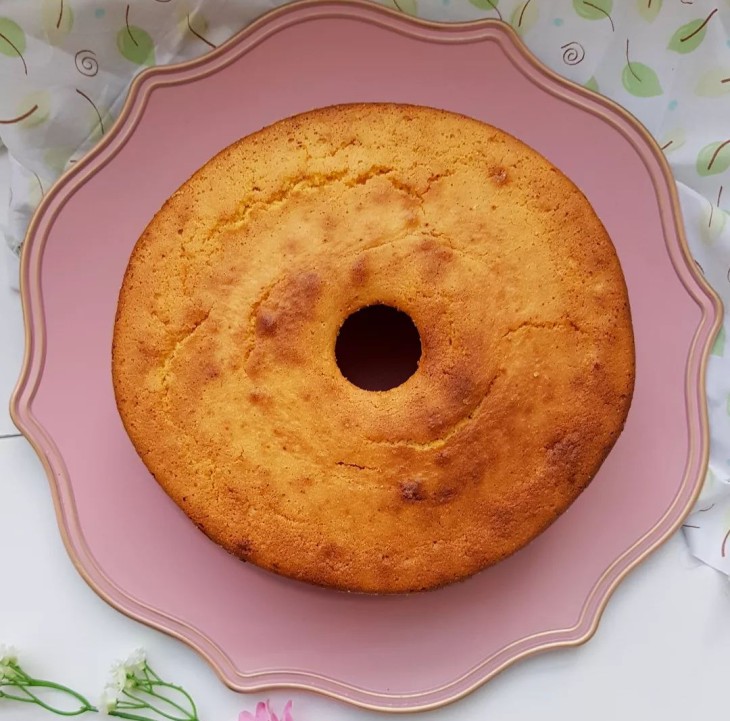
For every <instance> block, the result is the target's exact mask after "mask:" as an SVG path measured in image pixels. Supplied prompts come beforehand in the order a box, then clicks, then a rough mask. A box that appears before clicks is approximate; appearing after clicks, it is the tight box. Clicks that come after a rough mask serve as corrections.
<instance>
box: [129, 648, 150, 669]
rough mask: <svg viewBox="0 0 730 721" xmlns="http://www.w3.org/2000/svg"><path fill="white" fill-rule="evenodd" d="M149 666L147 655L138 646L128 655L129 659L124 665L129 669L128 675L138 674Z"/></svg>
mask: <svg viewBox="0 0 730 721" xmlns="http://www.w3.org/2000/svg"><path fill="white" fill-rule="evenodd" d="M145 666H147V655H146V654H145V652H144V649H142V648H136V649H135V650H134V651H132V653H130V654H129V656H127V660H126V661H125V662H124V667H125V668H126V669H127V675H129V674H132V675H135V676H136V675H137V674H138V673H142V672H143V671H144V669H145Z"/></svg>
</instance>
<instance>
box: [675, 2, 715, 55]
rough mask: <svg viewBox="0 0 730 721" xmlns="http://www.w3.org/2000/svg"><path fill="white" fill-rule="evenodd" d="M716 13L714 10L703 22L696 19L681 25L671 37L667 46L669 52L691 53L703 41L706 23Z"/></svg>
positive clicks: (700, 19)
mask: <svg viewBox="0 0 730 721" xmlns="http://www.w3.org/2000/svg"><path fill="white" fill-rule="evenodd" d="M716 12H717V8H715V9H714V10H713V11H712V12H711V13H710V14H709V15H708V16H707V17H706V18H705V19H704V20H703V19H702V18H698V19H697V20H692V21H691V22H688V23H687V24H685V25H682V27H681V28H679V29H678V30H677V31H676V32H675V33H674V35H672V38H671V40H670V41H669V45H667V47H668V48H669V49H670V50H674V52H676V53H691V52H692V51H693V50H695V49H696V48H697V47H698V46H699V44H700V43H701V42H702V41H703V40H704V38H705V33H706V32H707V23H709V22H710V20H711V19H712V16H713V15H714V14H715V13H716Z"/></svg>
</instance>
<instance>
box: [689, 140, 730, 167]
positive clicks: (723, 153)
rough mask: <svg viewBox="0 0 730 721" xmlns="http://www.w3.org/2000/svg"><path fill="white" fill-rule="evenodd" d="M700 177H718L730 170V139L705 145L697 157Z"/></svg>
mask: <svg viewBox="0 0 730 721" xmlns="http://www.w3.org/2000/svg"><path fill="white" fill-rule="evenodd" d="M696 167H697V174H698V175H717V174H718V173H723V172H724V171H726V170H727V169H728V168H730V139H728V140H720V141H716V142H714V143H710V144H709V145H705V147H704V148H702V150H700V152H699V153H698V155H697V166H696Z"/></svg>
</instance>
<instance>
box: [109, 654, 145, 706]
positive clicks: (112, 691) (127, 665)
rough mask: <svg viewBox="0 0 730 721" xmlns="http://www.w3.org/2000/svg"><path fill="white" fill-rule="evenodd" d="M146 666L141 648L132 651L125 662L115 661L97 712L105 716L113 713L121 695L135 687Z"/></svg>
mask: <svg viewBox="0 0 730 721" xmlns="http://www.w3.org/2000/svg"><path fill="white" fill-rule="evenodd" d="M146 666H147V657H146V656H145V652H144V651H143V650H142V649H141V648H138V649H136V650H135V651H133V652H132V653H131V654H130V655H129V656H128V657H127V659H126V660H125V661H117V662H116V663H115V664H114V665H113V666H112V667H111V678H110V680H109V683H107V685H106V687H105V688H104V691H103V692H102V694H101V700H100V701H99V711H100V712H101V713H105V714H109V713H110V712H111V711H113V710H114V709H115V708H116V707H117V704H118V703H119V700H120V699H121V697H122V694H123V693H124V692H125V691H127V690H129V689H132V688H135V686H137V680H138V677H139V676H141V675H142V673H143V672H144V669H145V667H146Z"/></svg>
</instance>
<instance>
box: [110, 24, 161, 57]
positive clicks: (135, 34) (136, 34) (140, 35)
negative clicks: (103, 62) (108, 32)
mask: <svg viewBox="0 0 730 721" xmlns="http://www.w3.org/2000/svg"><path fill="white" fill-rule="evenodd" d="M117 48H119V52H120V53H121V54H122V55H123V56H124V57H125V58H127V60H129V61H131V62H133V63H136V64H137V65H154V64H155V44H154V43H153V42H152V38H151V37H150V36H149V34H148V33H147V32H146V31H145V30H142V28H138V27H137V26H136V25H128V26H126V27H123V28H122V29H121V30H120V31H119V32H118V33H117Z"/></svg>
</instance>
